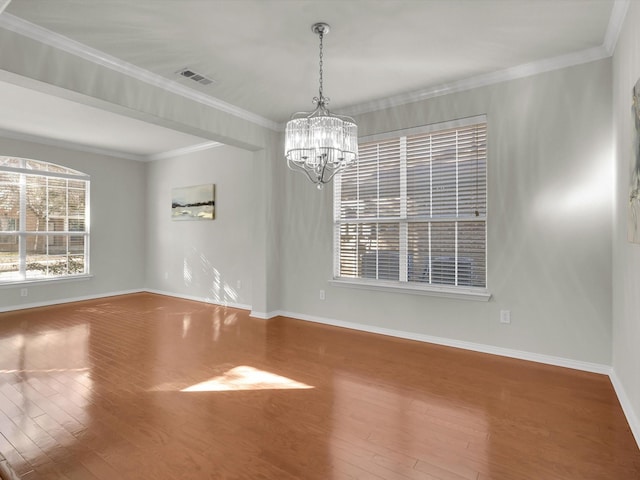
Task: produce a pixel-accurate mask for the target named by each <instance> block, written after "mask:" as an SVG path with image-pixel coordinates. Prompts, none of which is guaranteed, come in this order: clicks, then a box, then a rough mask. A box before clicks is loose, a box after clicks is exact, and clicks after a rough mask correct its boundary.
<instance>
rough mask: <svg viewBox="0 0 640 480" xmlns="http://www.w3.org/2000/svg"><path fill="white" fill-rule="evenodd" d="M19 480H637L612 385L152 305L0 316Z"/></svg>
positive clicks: (4, 423) (9, 451) (578, 375)
mask: <svg viewBox="0 0 640 480" xmlns="http://www.w3.org/2000/svg"><path fill="white" fill-rule="evenodd" d="M0 432H1V433H2V434H1V435H0V452H1V453H2V454H3V455H4V456H5V457H6V458H7V460H8V462H9V464H10V465H11V466H12V467H13V469H14V470H15V472H16V473H17V474H18V475H20V478H22V479H24V480H26V479H29V480H32V479H71V480H75V479H78V480H95V479H101V480H106V479H108V480H114V479H125V480H129V479H154V480H164V479H209V478H211V479H277V480H289V479H323V480H325V479H326V480H338V479H396V480H407V479H409V480H488V479H493V480H502V479H504V480H519V479H523V480H524V479H531V480H560V479H563V480H564V479H571V480H573V479H576V480H577V479H580V480H584V479H594V480H595V479H603V480H604V479H606V480H616V479H620V480H627V479H629V480H633V479H640V451H639V450H638V447H637V446H636V444H635V442H634V439H633V436H632V434H631V431H630V429H629V426H628V425H627V423H626V421H625V418H624V415H623V413H622V410H621V408H620V405H619V403H618V400H617V398H616V396H615V393H614V391H613V388H612V386H611V384H610V381H609V379H608V378H607V377H606V376H603V375H596V374H590V373H585V372H579V371H575V370H569V369H563V368H558V367H551V366H546V365H539V364H535V363H529V362H524V361H519V360H513V359H507V358H501V357H495V356H491V355H485V354H480V353H475V352H468V351H464V350H457V349H452V348H447V347H441V346H436V345H429V344H423V343H418V342H412V341H408V340H401V339H396V338H390V337H383V336H377V335H373V334H367V333H362V332H356V331H351V330H345V329H339V328H334V327H328V326H322V325H315V324H311V323H307V322H302V321H297V320H292V319H288V318H277V319H272V320H269V321H265V320H259V319H253V318H249V317H248V313H247V312H245V311H242V310H236V309H232V308H223V307H218V306H213V305H207V304H201V303H197V302H190V301H186V300H180V299H175V298H169V297H163V296H159V295H153V294H135V295H127V296H121V297H111V298H106V299H100V300H94V301H88V302H81V303H76V304H68V305H63V306H55V307H47V308H38V309H33V310H24V311H18V312H10V313H4V314H0Z"/></svg>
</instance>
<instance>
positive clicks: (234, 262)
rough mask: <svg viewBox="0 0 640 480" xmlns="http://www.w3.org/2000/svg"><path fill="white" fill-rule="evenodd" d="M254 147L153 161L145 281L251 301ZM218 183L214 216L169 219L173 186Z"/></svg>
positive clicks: (154, 286) (205, 296)
mask: <svg viewBox="0 0 640 480" xmlns="http://www.w3.org/2000/svg"><path fill="white" fill-rule="evenodd" d="M252 159H253V154H252V152H249V151H246V150H241V149H239V148H235V147H230V146H219V147H215V148H212V149H209V150H205V151H201V152H196V153H191V154H188V155H183V156H179V157H176V158H172V159H167V160H158V161H155V162H151V163H149V164H148V185H149V188H148V193H147V202H146V205H147V218H146V223H147V225H148V239H149V241H148V247H147V251H146V287H147V288H149V289H151V290H154V291H160V292H167V293H171V294H177V295H181V296H185V297H192V298H195V299H199V300H204V301H210V302H214V303H221V304H228V305H236V306H241V307H244V308H251V305H252V283H253V282H252V281H253V274H254V268H253V264H252V259H253V258H254V256H253V253H252V250H253V246H252V236H253V230H252V228H253V221H254V212H255V211H256V210H257V206H256V205H255V204H254V198H253V194H252V187H251V186H252V184H253V182H252V178H253V171H252V166H253V160H252ZM207 183H213V184H215V185H216V193H215V195H216V199H215V202H216V206H215V208H216V212H215V220H213V221H210V220H201V221H174V220H172V219H171V189H172V188H174V187H186V186H191V185H202V184H207Z"/></svg>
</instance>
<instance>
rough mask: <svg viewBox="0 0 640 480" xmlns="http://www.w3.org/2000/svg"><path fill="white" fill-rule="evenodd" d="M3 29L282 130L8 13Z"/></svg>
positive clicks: (1, 24)
mask: <svg viewBox="0 0 640 480" xmlns="http://www.w3.org/2000/svg"><path fill="white" fill-rule="evenodd" d="M0 27H2V28H5V29H7V30H10V31H12V32H15V33H18V34H20V35H24V36H25V37H28V38H31V39H32V40H35V41H37V42H41V43H44V44H45V45H49V46H50V47H53V48H57V49H60V50H62V51H65V52H67V53H70V54H71V55H75V56H77V57H80V58H83V59H84V60H88V61H89V62H92V63H95V64H97V65H101V66H103V67H106V68H109V69H110V70H113V71H116V72H119V73H123V74H125V75H128V76H130V77H133V78H135V79H137V80H140V81H142V82H145V83H148V84H150V85H153V86H156V87H159V88H162V89H164V90H167V91H169V92H171V93H174V94H176V95H180V96H182V97H185V98H188V99H189V100H193V101H195V102H198V103H200V104H202V105H207V106H209V107H212V108H215V109H216V110H220V111H221V112H225V113H228V114H230V115H233V116H235V117H238V118H242V119H243V120H247V121H249V122H252V123H255V124H257V125H260V126H262V127H265V128H269V129H271V130H276V131H277V130H278V128H279V126H278V123H276V122H274V121H272V120H269V119H268V118H264V117H262V116H260V115H257V114H255V113H253V112H249V111H248V110H244V109H242V108H240V107H236V106H235V105H232V104H230V103H227V102H225V101H223V100H220V99H218V98H215V97H212V96H211V95H206V94H204V93H202V92H198V91H197V90H193V89H192V88H189V87H186V86H184V85H181V84H179V83H178V82H175V81H173V80H169V79H167V78H165V77H163V76H161V75H157V74H155V73H152V72H150V71H148V70H145V69H143V68H140V67H137V66H135V65H133V64H131V63H128V62H125V61H124V60H120V59H119V58H117V57H114V56H112V55H109V54H107V53H105V52H102V51H100V50H97V49H95V48H91V47H89V46H87V45H84V44H82V43H80V42H76V41H75V40H72V39H70V38H68V37H65V36H63V35H60V34H57V33H55V32H52V31H51V30H47V29H46V28H42V27H40V26H38V25H35V24H33V23H31V22H28V21H26V20H23V19H22V18H19V17H16V16H14V15H11V14H9V13H4V14H2V15H1V16H0Z"/></svg>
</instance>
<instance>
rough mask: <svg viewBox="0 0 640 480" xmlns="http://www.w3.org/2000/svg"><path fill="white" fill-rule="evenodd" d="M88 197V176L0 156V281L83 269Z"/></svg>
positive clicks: (79, 272) (80, 272)
mask: <svg viewBox="0 0 640 480" xmlns="http://www.w3.org/2000/svg"><path fill="white" fill-rule="evenodd" d="M88 202H89V177H88V176H87V175H84V174H83V173H80V172H77V171H75V170H71V169H69V168H65V167H61V166H59V165H54V164H51V163H47V162H41V161H38V160H30V159H24V158H14V157H1V156H0V283H12V282H21V281H30V280H40V279H51V278H59V277H69V276H74V275H83V274H87V273H88V269H89V263H88V260H89V257H88V248H89V229H88V219H89V215H88V205H89V203H88Z"/></svg>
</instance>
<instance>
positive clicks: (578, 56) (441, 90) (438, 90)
mask: <svg viewBox="0 0 640 480" xmlns="http://www.w3.org/2000/svg"><path fill="white" fill-rule="evenodd" d="M610 56H611V55H610V54H609V52H608V51H607V49H606V48H605V47H604V46H599V47H594V48H590V49H587V50H582V51H579V52H573V53H569V54H566V55H560V56H558V57H553V58H547V59H544V60H540V61H537V62H531V63H525V64H523V65H518V66H516V67H512V68H507V69H505V70H500V71H497V72H491V73H486V74H484V75H478V76H475V77H470V78H466V79H463V80H458V81H456V82H451V83H446V84H442V85H437V86H433V87H428V88H424V89H420V90H416V91H413V92H408V93H401V94H399V95H394V96H392V97H387V98H383V99H379V100H373V101H371V102H367V103H362V104H359V105H353V106H350V107H347V108H344V109H341V110H340V113H341V114H343V115H349V116H356V115H361V114H363V113H370V112H375V111H378V110H383V109H385V108H392V107H398V106H401V105H406V104H408V103H415V102H419V101H422V100H427V99H429V98H435V97H441V96H443V95H449V94H452V93H458V92H464V91H466V90H472V89H474V88H480V87H486V86H489V85H494V84H496V83H501V82H506V81H510V80H517V79H520V78H525V77H530V76H533V75H537V74H539V73H544V72H549V71H552V70H559V69H562V68H567V67H571V66H574V65H580V64H583V63H589V62H593V61H595V60H601V59H603V58H607V57H610ZM281 128H282V126H281Z"/></svg>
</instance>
